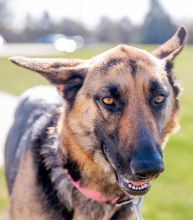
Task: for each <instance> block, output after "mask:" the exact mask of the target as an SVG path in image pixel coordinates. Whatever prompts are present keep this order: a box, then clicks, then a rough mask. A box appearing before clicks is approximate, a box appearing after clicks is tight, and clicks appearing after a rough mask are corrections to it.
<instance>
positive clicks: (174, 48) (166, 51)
mask: <svg viewBox="0 0 193 220" xmlns="http://www.w3.org/2000/svg"><path fill="white" fill-rule="evenodd" d="M186 34H187V31H186V29H185V28H184V27H183V26H181V27H180V28H179V29H178V30H177V31H176V33H175V34H174V35H173V36H172V37H171V38H170V39H169V40H168V41H167V42H165V43H164V44H163V45H161V46H160V47H158V48H157V49H156V50H154V51H153V52H152V53H153V55H155V56H156V57H158V58H160V59H165V60H166V61H168V62H170V63H172V62H173V60H174V58H175V57H176V56H177V55H178V54H179V53H180V51H181V50H182V49H183V47H184V44H185V40H186Z"/></svg>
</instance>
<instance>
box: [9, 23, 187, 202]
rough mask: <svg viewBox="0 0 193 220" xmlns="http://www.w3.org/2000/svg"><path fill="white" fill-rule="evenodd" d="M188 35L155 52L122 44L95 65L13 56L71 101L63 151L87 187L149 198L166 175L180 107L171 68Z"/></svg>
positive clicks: (93, 61) (65, 120) (178, 34)
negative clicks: (166, 153) (159, 178)
mask: <svg viewBox="0 0 193 220" xmlns="http://www.w3.org/2000/svg"><path fill="white" fill-rule="evenodd" d="M185 36H186V31H185V29H184V28H183V27H181V28H180V29H178V31H177V32H176V34H175V35H174V36H173V37H172V38H171V39H170V40H169V41H167V42H166V43H164V44H163V45H162V46H161V47H159V48H158V49H156V50H155V51H154V52H153V53H152V54H150V53H148V52H146V51H144V50H140V49H137V48H134V47H130V46H126V45H120V46H117V47H115V48H113V49H111V50H108V51H107V52H105V53H102V54H100V55H98V56H96V57H94V58H91V59H89V60H76V59H75V60H68V59H39V58H32V59H31V58H23V57H13V58H11V61H13V62H14V63H16V64H18V65H20V66H23V67H25V68H28V69H31V70H34V71H36V72H38V73H40V74H41V75H43V76H44V77H46V78H47V79H48V80H49V81H50V82H51V83H53V84H54V85H56V87H57V88H58V90H59V93H60V94H61V95H62V96H63V97H64V100H65V102H66V106H67V107H66V108H65V117H64V118H63V119H62V120H63V123H62V124H63V125H62V135H61V138H62V143H63V145H62V152H63V154H65V157H66V156H67V158H69V160H70V161H71V164H73V166H71V169H72V167H76V172H78V175H74V174H72V176H73V175H74V176H73V177H74V178H80V179H81V183H82V184H83V185H84V186H87V187H88V188H91V189H94V190H96V191H100V192H102V193H103V194H104V195H105V196H107V197H109V198H110V197H111V196H112V197H114V194H119V193H120V191H121V192H122V190H123V191H126V192H128V193H129V194H131V195H142V194H144V193H146V192H147V191H148V189H149V181H150V180H152V179H154V178H156V177H157V176H158V175H159V174H160V173H161V172H163V170H164V165H163V158H162V150H163V146H164V144H165V142H166V140H167V138H168V135H169V134H170V133H172V132H173V131H174V130H175V129H176V127H177V114H178V109H179V106H178V95H179V87H178V85H177V84H176V82H175V80H174V78H173V76H172V72H171V69H172V64H173V60H174V58H175V57H176V55H177V54H178V53H179V52H180V51H181V50H182V48H183V46H184V41H185ZM74 165H75V166H74ZM72 172H73V171H72ZM75 176H76V177H75ZM120 189H121V190H120Z"/></svg>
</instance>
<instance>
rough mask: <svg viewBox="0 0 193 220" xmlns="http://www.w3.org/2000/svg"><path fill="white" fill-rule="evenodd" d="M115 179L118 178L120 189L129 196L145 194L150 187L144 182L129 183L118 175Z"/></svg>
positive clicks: (129, 181)
mask: <svg viewBox="0 0 193 220" xmlns="http://www.w3.org/2000/svg"><path fill="white" fill-rule="evenodd" d="M117 178H118V184H119V186H120V187H121V189H122V190H124V191H125V192H126V193H128V194H129V195H133V196H142V195H144V194H146V193H147V192H148V191H149V189H150V187H151V184H150V183H149V182H148V181H145V180H144V181H131V180H128V179H126V178H124V177H123V176H121V175H119V174H118V175H117Z"/></svg>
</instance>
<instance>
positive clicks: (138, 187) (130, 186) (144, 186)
mask: <svg viewBox="0 0 193 220" xmlns="http://www.w3.org/2000/svg"><path fill="white" fill-rule="evenodd" d="M128 187H129V188H130V189H132V190H138V191H140V190H143V189H146V188H147V187H148V184H147V183H144V184H143V185H139V186H135V185H133V184H132V183H131V182H129V183H128Z"/></svg>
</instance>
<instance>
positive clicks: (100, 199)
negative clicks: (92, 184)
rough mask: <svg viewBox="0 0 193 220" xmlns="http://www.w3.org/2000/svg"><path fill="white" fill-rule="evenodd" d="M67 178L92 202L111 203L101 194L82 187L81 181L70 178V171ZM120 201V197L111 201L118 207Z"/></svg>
mask: <svg viewBox="0 0 193 220" xmlns="http://www.w3.org/2000/svg"><path fill="white" fill-rule="evenodd" d="M67 176H68V178H69V180H70V181H71V182H72V184H73V185H74V187H76V189H78V191H79V192H81V193H82V194H84V195H85V196H86V197H88V198H89V199H92V200H95V201H98V202H109V200H107V199H106V198H105V197H104V196H103V195H102V194H101V193H100V192H95V191H90V190H88V189H86V188H84V187H82V186H81V185H80V181H74V180H73V179H72V177H71V176H70V174H69V173H68V171H67ZM119 199H120V197H116V198H114V199H113V200H111V201H110V203H111V204H113V205H116V203H117V201H118V200H119Z"/></svg>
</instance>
